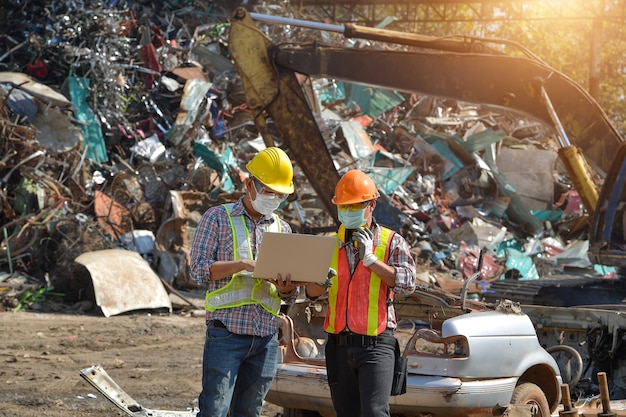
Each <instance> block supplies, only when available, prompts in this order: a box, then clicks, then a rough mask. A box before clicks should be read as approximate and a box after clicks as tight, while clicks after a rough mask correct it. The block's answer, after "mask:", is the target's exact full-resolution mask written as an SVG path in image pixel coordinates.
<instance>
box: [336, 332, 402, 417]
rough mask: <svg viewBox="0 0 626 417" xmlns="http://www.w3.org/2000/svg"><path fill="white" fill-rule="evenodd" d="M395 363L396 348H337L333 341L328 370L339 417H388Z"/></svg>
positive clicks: (393, 346)
mask: <svg viewBox="0 0 626 417" xmlns="http://www.w3.org/2000/svg"><path fill="white" fill-rule="evenodd" d="M391 337H393V336H391ZM394 363H395V345H393V344H388V343H378V344H376V345H373V346H366V347H361V346H337V345H336V344H335V343H334V342H333V340H332V338H329V339H328V342H327V343H326V370H327V374H328V385H329V387H330V394H331V397H332V400H333V407H334V408H335V412H336V413H337V417H383V416H385V417H388V416H389V415H390V413H389V395H390V394H391V384H392V381H393V368H394Z"/></svg>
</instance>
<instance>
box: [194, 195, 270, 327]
mask: <svg viewBox="0 0 626 417" xmlns="http://www.w3.org/2000/svg"><path fill="white" fill-rule="evenodd" d="M223 207H224V209H225V210H226V213H227V214H228V221H229V222H230V228H231V233H232V236H233V258H234V260H235V261H237V260H239V259H253V256H252V247H251V244H250V231H249V230H248V227H247V226H246V220H245V217H244V215H243V214H242V215H241V216H238V217H235V218H233V217H232V216H231V215H230V213H231V210H232V207H233V204H223ZM272 216H273V217H274V222H273V223H272V224H270V225H269V227H266V231H268V232H277V233H280V231H281V227H280V220H279V219H278V216H277V215H275V214H272ZM247 304H259V305H261V306H262V307H263V308H264V309H265V310H267V311H268V312H269V313H271V314H273V315H275V316H277V315H278V312H279V310H280V297H279V296H278V291H277V290H276V286H275V285H274V284H272V283H270V282H267V281H265V280H262V279H260V278H251V277H244V276H242V275H241V273H236V274H234V275H233V276H232V277H231V279H230V282H229V283H228V284H226V285H225V286H223V287H222V288H219V289H217V290H215V291H211V292H209V291H207V293H206V298H205V308H206V309H207V310H208V311H215V310H217V309H220V308H232V307H240V306H243V305H247Z"/></svg>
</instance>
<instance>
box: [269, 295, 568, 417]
mask: <svg viewBox="0 0 626 417" xmlns="http://www.w3.org/2000/svg"><path fill="white" fill-rule="evenodd" d="M465 304H466V301H465V300H463V301H461V297H457V296H454V295H450V294H447V293H443V292H440V291H437V290H432V289H418V290H417V291H415V293H413V294H412V295H410V296H407V297H404V298H401V299H400V298H399V299H397V300H396V311H397V314H398V329H397V330H396V337H397V338H398V340H399V342H400V346H401V351H402V355H403V356H405V357H406V358H407V359H408V378H407V392H406V393H405V394H403V395H400V396H391V397H390V405H391V411H392V413H393V414H394V415H404V416H412V415H416V416H422V415H428V416H429V417H431V416H432V417H437V416H446V417H455V416H459V417H461V416H463V417H467V416H483V415H484V416H492V415H499V414H498V413H499V412H500V413H501V412H503V410H506V408H507V407H511V406H512V407H515V406H530V407H531V409H532V410H533V413H534V414H529V415H535V416H542V417H547V416H550V415H551V413H552V412H554V411H555V410H556V408H557V406H558V404H559V402H560V395H561V394H560V385H561V384H562V379H561V373H560V370H559V367H558V364H557V363H556V361H555V359H554V358H553V357H552V356H551V354H550V353H548V352H547V351H546V350H545V349H544V348H543V347H542V346H541V345H540V343H539V341H538V339H537V334H536V332H535V328H534V325H533V323H532V321H531V320H530V318H529V317H528V316H527V315H526V314H524V313H523V312H522V311H521V308H520V306H519V304H516V303H512V302H509V301H503V302H500V303H499V304H498V305H495V306H494V305H487V304H483V303H479V302H475V301H472V302H468V303H467V305H469V306H470V307H469V308H464V306H465ZM326 308H327V303H326V300H325V299H318V300H316V301H313V302H307V301H304V300H300V301H299V302H296V303H294V304H292V305H291V306H289V307H288V308H287V309H286V314H283V315H282V316H281V325H280V337H279V343H280V348H281V353H282V358H281V361H280V364H279V366H278V372H277V375H276V378H275V380H274V383H273V384H272V387H271V388H270V391H269V393H268V396H267V401H269V402H271V403H273V404H276V405H279V406H282V407H284V408H285V415H286V416H297V415H308V414H307V412H306V411H303V410H311V411H314V412H317V413H318V414H320V415H322V416H333V415H334V411H333V407H332V401H331V396H330V390H329V388H328V384H327V380H326V368H325V360H324V345H325V342H326V333H325V332H324V330H323V321H324V317H325V313H326Z"/></svg>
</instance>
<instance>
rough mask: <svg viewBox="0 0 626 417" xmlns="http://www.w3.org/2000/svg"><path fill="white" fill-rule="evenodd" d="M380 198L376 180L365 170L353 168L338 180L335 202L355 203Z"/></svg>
mask: <svg viewBox="0 0 626 417" xmlns="http://www.w3.org/2000/svg"><path fill="white" fill-rule="evenodd" d="M375 198H378V189H377V188H376V184H374V181H372V179H371V178H370V177H369V176H368V175H367V174H366V173H365V172H363V171H360V170H358V169H352V170H350V171H348V172H346V173H345V174H343V177H341V179H340V180H339V182H337V185H336V186H335V196H334V197H333V200H332V201H333V204H354V203H362V202H364V201H369V200H373V199H375Z"/></svg>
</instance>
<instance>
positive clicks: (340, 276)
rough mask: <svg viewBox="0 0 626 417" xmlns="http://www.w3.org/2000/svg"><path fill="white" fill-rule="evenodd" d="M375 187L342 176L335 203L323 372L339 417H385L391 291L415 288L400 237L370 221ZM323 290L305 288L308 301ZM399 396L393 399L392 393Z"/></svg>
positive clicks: (364, 179)
mask: <svg viewBox="0 0 626 417" xmlns="http://www.w3.org/2000/svg"><path fill="white" fill-rule="evenodd" d="M378 196H379V194H378V189H377V187H376V185H375V184H374V181H372V179H371V178H370V177H369V176H368V175H367V174H366V173H364V172H363V171H360V170H356V169H355V170H350V171H348V172H346V173H345V174H344V175H343V176H342V177H341V179H340V180H339V182H338V183H337V185H336V186H335V195H334V197H333V199H332V201H333V203H334V204H335V205H336V206H337V214H338V218H339V221H340V222H341V225H340V227H339V231H338V232H337V239H338V240H339V243H338V245H337V249H335V254H334V256H333V260H332V264H331V268H333V269H334V270H335V271H336V272H337V275H336V276H334V277H333V278H332V279H331V281H332V285H331V286H330V288H329V289H328V311H327V314H326V318H325V321H324V330H325V331H326V333H328V342H327V343H326V370H327V375H328V384H329V386H330V392H331V397H332V401H333V406H334V408H335V411H336V413H337V417H353V416H359V417H383V416H389V414H390V412H389V396H390V394H391V393H392V392H391V390H392V382H393V377H394V363H395V358H396V347H397V346H398V341H397V340H396V338H395V334H394V332H395V328H396V314H395V309H394V306H393V300H394V293H401V294H410V293H412V292H413V291H414V290H415V262H414V260H413V257H412V256H411V253H410V247H409V245H408V243H407V242H406V241H405V240H404V238H403V237H402V236H400V235H399V234H397V233H395V232H393V231H392V230H390V229H387V228H385V227H382V226H380V225H379V224H377V223H376V220H375V219H374V217H373V212H374V208H375V207H376V200H377V198H378ZM323 291H324V290H323V289H322V288H320V287H318V286H315V285H311V286H307V287H306V292H307V295H308V296H309V297H312V298H314V297H318V296H320V295H321V294H322V293H323ZM395 394H397V393H394V395H395Z"/></svg>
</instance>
